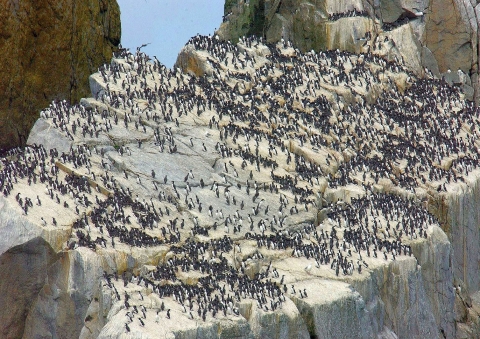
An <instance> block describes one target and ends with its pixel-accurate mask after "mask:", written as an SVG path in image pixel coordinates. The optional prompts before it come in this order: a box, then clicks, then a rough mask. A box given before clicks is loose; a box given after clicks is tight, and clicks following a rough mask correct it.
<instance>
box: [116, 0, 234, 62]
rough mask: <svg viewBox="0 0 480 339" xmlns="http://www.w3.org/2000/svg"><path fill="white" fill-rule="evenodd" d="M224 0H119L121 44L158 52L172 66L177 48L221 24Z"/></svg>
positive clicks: (149, 53) (206, 33) (148, 51)
mask: <svg viewBox="0 0 480 339" xmlns="http://www.w3.org/2000/svg"><path fill="white" fill-rule="evenodd" d="M224 1H225V0H118V4H119V5H120V11H121V21H122V46H123V47H129V48H130V50H132V51H134V50H135V49H136V47H138V46H140V45H142V44H145V43H150V44H149V45H148V46H147V47H145V48H143V49H142V50H143V51H144V52H145V53H147V54H148V55H149V56H150V57H152V58H153V56H154V55H155V56H157V58H158V60H160V62H162V63H163V64H164V65H165V66H167V67H169V68H171V67H172V66H173V64H174V63H175V60H176V59H177V55H178V52H179V51H180V49H181V48H182V47H183V46H184V45H185V43H186V42H187V41H188V39H190V37H192V36H194V35H196V34H197V33H200V34H202V35H208V34H209V33H210V34H213V33H214V31H215V28H218V27H219V26H220V23H221V22H222V15H223V4H224Z"/></svg>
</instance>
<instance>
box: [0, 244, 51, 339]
mask: <svg viewBox="0 0 480 339" xmlns="http://www.w3.org/2000/svg"><path fill="white" fill-rule="evenodd" d="M57 257H58V256H57V254H56V253H55V251H54V250H53V249H52V248H51V246H50V245H49V244H48V242H47V241H45V240H44V239H43V238H41V237H36V238H33V239H31V240H29V241H27V242H25V243H23V244H22V245H18V246H15V247H13V248H11V249H9V250H8V251H7V252H5V253H3V254H2V256H1V257H0V300H1V303H2V305H3V307H1V308H0V324H1V326H0V336H1V337H2V338H12V339H13V338H22V336H23V329H24V326H25V321H26V318H27V315H28V312H29V311H30V308H31V307H32V304H33V303H34V300H35V297H36V296H37V294H38V293H39V292H40V290H41V289H42V287H43V286H44V284H45V281H46V280H47V272H48V270H49V269H50V266H51V265H52V264H53V263H54V262H55V261H56V259H57ZM7 305H8V307H6V306H7ZM30 338H34V337H30Z"/></svg>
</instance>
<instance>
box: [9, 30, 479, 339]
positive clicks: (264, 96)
mask: <svg viewBox="0 0 480 339" xmlns="http://www.w3.org/2000/svg"><path fill="white" fill-rule="evenodd" d="M177 66H178V69H176V70H174V71H170V70H168V69H166V68H165V67H164V66H162V65H161V64H159V63H158V61H157V60H151V59H150V58H148V56H146V55H145V54H144V53H142V52H141V51H137V52H136V53H135V54H132V53H130V52H129V51H128V50H121V51H120V52H119V53H117V54H116V55H115V57H114V58H113V59H112V62H111V63H110V64H107V65H105V66H103V67H102V68H101V69H100V70H99V72H97V73H95V74H93V75H92V76H91V77H90V85H91V89H92V94H93V97H91V98H85V99H82V100H81V102H80V104H78V105H73V106H71V105H69V104H68V103H67V102H65V101H55V102H53V103H52V104H51V105H50V106H49V107H48V108H47V109H45V110H43V111H42V112H41V114H40V115H41V118H40V119H39V120H38V121H37V122H36V124H35V126H34V128H33V130H32V132H31V134H30V136H29V139H28V144H29V145H30V146H28V147H26V148H25V149H15V150H12V151H9V152H8V153H6V154H5V155H4V157H3V158H2V162H1V176H0V180H1V181H0V184H1V189H2V193H3V196H2V197H0V206H1V207H0V220H2V223H1V224H0V225H1V227H2V230H1V232H2V235H4V236H3V237H2V238H1V240H0V254H1V257H0V261H1V262H2V263H4V267H5V268H6V270H3V272H4V273H2V274H6V272H8V273H9V274H8V276H9V279H0V290H1V291H2V294H1V295H2V296H10V297H9V298H11V296H13V295H15V296H18V297H16V298H15V299H14V300H13V299H7V301H6V302H5V303H4V305H5V307H4V308H3V309H4V311H3V312H2V313H0V323H1V324H3V327H2V328H1V330H2V334H1V336H3V337H18V338H20V337H23V338H51V337H62V338H77V337H79V338H157V337H159V336H160V337H166V338H309V337H321V338H353V337H355V338H374V337H379V338H397V337H399V338H405V337H408V338H440V337H446V338H455V337H462V336H463V335H474V333H475V332H474V331H475V329H476V327H475V326H478V325H477V324H476V322H475V321H476V320H475V317H476V315H475V314H476V313H475V312H476V311H475V310H476V308H475V307H476V306H474V305H476V304H475V303H474V301H475V300H476V299H475V297H474V296H473V297H470V292H471V293H473V292H475V291H477V290H478V274H477V272H478V260H476V258H478V255H479V242H478V225H479V221H478V212H475V211H476V207H475V206H478V201H477V200H476V199H477V198H476V197H477V196H478V194H477V186H478V178H479V174H480V171H479V169H478V153H479V146H480V144H479V136H480V130H479V124H478V122H479V120H478V119H479V111H478V110H477V109H476V108H475V107H474V105H473V104H472V103H471V102H469V101H466V100H464V94H463V93H462V92H461V90H460V89H459V88H458V87H455V86H451V85H449V84H448V83H446V82H445V81H441V80H436V79H434V78H433V77H432V76H431V75H429V76H428V77H429V78H427V79H419V78H417V77H416V76H415V74H413V73H412V72H411V71H409V70H408V69H407V68H406V67H405V65H404V64H401V63H396V62H390V61H387V60H385V59H384V58H382V57H379V56H377V55H374V54H350V53H348V52H340V51H329V52H320V53H314V52H309V53H306V54H302V53H301V52H300V51H299V50H297V49H294V48H293V47H292V45H291V44H290V43H288V42H284V43H279V44H276V45H271V44H265V43H263V42H262V41H261V40H255V39H253V38H249V39H246V40H242V41H240V42H239V43H238V44H236V45H233V44H230V43H228V42H222V41H221V40H220V39H218V37H217V36H214V37H200V36H197V37H194V38H192V39H191V40H190V41H189V43H188V44H187V45H186V47H185V48H184V49H183V50H182V51H181V53H180V55H179V58H178V62H177ZM180 68H181V69H182V70H183V72H182V71H181V70H180ZM12 258H14V259H12ZM10 267H11V268H12V269H10ZM14 267H21V268H22V270H16V272H19V273H18V277H17V276H16V275H13V276H12V274H11V272H12V271H13V268H14ZM26 272H32V274H31V275H28V274H27V273H26ZM22 287H25V288H22ZM27 287H28V288H27ZM6 310H8V312H7V311H6Z"/></svg>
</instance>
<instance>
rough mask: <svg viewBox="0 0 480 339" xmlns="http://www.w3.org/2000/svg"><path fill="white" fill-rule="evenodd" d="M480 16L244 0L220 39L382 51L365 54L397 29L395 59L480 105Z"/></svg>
mask: <svg viewBox="0 0 480 339" xmlns="http://www.w3.org/2000/svg"><path fill="white" fill-rule="evenodd" d="M227 4H228V6H227ZM479 13H480V7H479V5H478V4H476V2H475V1H469V0H438V1H432V0H416V1H408V0H395V1H392V0H380V1H366V0H343V1H335V0H320V1H293V0H284V1H279V0H251V1H244V0H238V1H228V2H227V3H226V5H225V15H226V20H225V22H224V23H223V24H222V25H221V26H220V28H219V30H218V34H219V35H220V36H221V37H222V38H223V39H226V40H231V41H237V40H238V38H239V37H241V36H244V35H245V36H246V35H249V34H256V35H257V36H263V37H265V38H266V40H267V41H268V42H276V41H279V40H280V39H282V38H283V39H285V40H290V41H291V42H292V43H293V44H294V46H295V47H297V48H299V49H300V50H301V51H304V52H305V51H309V50H311V49H314V50H315V51H319V50H326V49H337V48H338V49H341V50H346V51H351V52H357V53H358V52H372V53H378V51H377V50H376V49H374V48H370V49H367V48H365V40H366V38H367V39H368V40H370V39H372V40H375V39H376V38H377V36H378V37H380V38H382V37H384V36H390V35H392V34H394V35H395V31H397V33H399V34H397V36H396V38H395V40H394V41H395V46H390V47H389V48H388V51H386V53H387V54H386V56H387V57H388V58H390V59H392V60H393V59H394V57H399V58H400V57H401V58H403V59H404V60H405V62H406V63H407V64H408V65H409V67H410V68H411V69H412V70H413V71H414V72H416V73H417V74H418V75H422V74H423V72H424V68H425V67H427V68H428V69H430V70H431V71H432V72H433V73H434V74H435V75H437V76H441V75H444V76H446V78H447V80H448V81H451V82H452V81H453V82H456V83H462V84H463V85H464V91H465V92H466V94H467V98H469V99H476V101H477V102H478V98H477V97H478V95H477V94H475V93H477V92H478V23H479V22H480V17H479V15H478V14H479ZM367 32H369V34H370V35H366V33H367ZM450 71H451V72H450ZM457 71H461V74H458V73H457Z"/></svg>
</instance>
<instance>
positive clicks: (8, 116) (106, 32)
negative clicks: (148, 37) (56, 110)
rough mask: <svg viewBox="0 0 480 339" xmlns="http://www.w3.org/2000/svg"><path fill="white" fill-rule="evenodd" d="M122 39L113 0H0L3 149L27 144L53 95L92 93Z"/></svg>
mask: <svg viewBox="0 0 480 339" xmlns="http://www.w3.org/2000/svg"><path fill="white" fill-rule="evenodd" d="M119 43H120V9H119V7H118V4H117V2H116V1H115V0H101V1H99V0H88V1H75V0H60V1H58V0H28V1H10V0H1V1H0V55H1V57H0V93H2V96H1V97H0V149H4V148H8V147H15V146H18V145H25V142H26V140H27V138H28V134H29V133H30V130H31V128H32V126H33V124H34V123H35V121H36V120H37V119H38V112H39V111H40V110H41V109H43V108H45V107H46V106H47V105H48V104H49V103H50V102H51V101H52V100H58V99H67V100H69V101H70V102H77V101H78V100H79V99H80V98H82V97H84V96H87V95H89V86H88V77H89V76H90V74H91V73H93V72H95V71H97V68H98V67H99V66H101V65H102V64H104V63H105V62H108V61H109V60H110V58H111V56H112V52H113V51H114V50H115V49H116V47H117V46H118V44H119Z"/></svg>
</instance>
